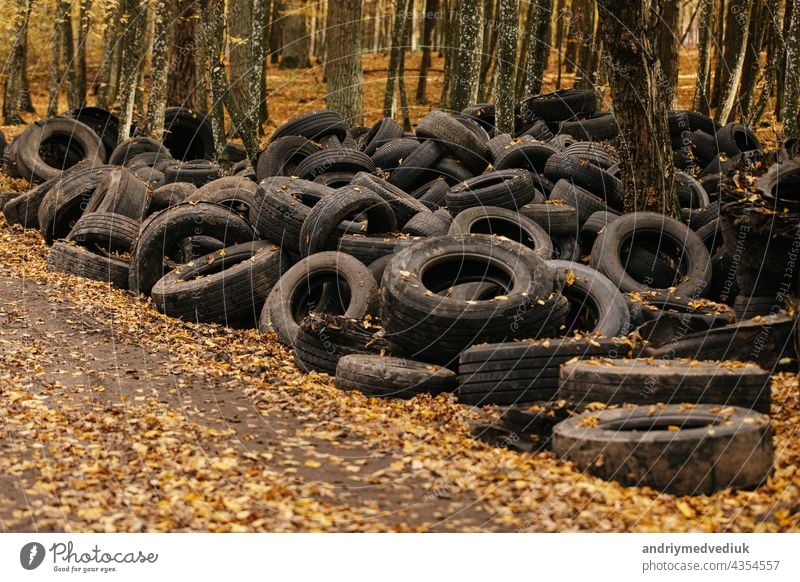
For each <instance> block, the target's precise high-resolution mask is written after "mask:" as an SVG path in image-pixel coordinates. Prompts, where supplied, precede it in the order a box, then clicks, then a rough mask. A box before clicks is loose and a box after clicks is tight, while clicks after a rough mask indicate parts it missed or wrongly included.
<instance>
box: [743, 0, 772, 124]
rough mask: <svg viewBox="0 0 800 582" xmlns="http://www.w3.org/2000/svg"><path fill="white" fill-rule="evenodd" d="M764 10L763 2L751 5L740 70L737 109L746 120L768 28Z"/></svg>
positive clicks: (753, 96)
mask: <svg viewBox="0 0 800 582" xmlns="http://www.w3.org/2000/svg"><path fill="white" fill-rule="evenodd" d="M766 10H767V5H766V1H765V0H761V1H759V2H755V3H754V4H753V15H752V17H751V18H750V32H749V33H748V41H749V42H748V43H747V51H746V54H745V59H744V67H743V69H742V83H741V87H740V89H739V108H740V109H741V112H742V114H741V118H742V119H747V118H748V117H749V116H750V113H751V110H752V107H753V99H754V98H755V94H756V86H757V85H758V82H759V80H760V75H759V73H760V71H761V49H762V48H763V47H764V35H765V34H766V30H767V29H768V28H769V27H770V21H769V18H768V17H767V15H766Z"/></svg>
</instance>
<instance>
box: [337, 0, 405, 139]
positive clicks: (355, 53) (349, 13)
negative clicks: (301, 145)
mask: <svg viewBox="0 0 800 582" xmlns="http://www.w3.org/2000/svg"><path fill="white" fill-rule="evenodd" d="M331 8H333V9H331V10H328V32H327V35H328V36H327V38H328V43H327V44H328V49H327V57H326V61H325V71H326V73H327V76H328V109H331V110H332V111H336V112H338V113H339V114H340V115H341V116H342V119H344V121H345V124H346V125H347V126H348V127H353V126H357V125H363V123H364V78H363V70H362V67H361V1H360V0H341V1H340V2H337V4H336V6H335V7H331ZM400 38H401V41H402V36H401V37H400Z"/></svg>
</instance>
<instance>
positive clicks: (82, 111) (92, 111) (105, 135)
mask: <svg viewBox="0 0 800 582" xmlns="http://www.w3.org/2000/svg"><path fill="white" fill-rule="evenodd" d="M64 117H69V118H71V119H77V120H78V121H80V122H81V123H83V124H84V125H88V126H89V127H91V128H92V131H94V132H95V133H96V134H97V135H98V136H99V137H100V139H101V140H102V142H103V147H104V148H105V150H106V155H109V154H111V152H113V151H114V148H116V147H117V142H119V118H118V117H117V116H116V115H114V114H113V113H111V112H110V111H108V110H106V109H103V108H102V107H81V108H78V109H72V110H71V111H67V112H66V113H65V114H64ZM0 145H2V144H0ZM2 151H3V150H2V148H0V152H2Z"/></svg>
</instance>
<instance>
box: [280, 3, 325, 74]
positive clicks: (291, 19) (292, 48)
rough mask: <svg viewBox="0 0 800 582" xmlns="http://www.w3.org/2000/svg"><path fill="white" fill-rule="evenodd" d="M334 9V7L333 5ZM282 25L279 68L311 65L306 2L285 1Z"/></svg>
mask: <svg viewBox="0 0 800 582" xmlns="http://www.w3.org/2000/svg"><path fill="white" fill-rule="evenodd" d="M334 9H336V8H335V7H334ZM286 12H287V15H286V22H285V24H284V26H283V43H282V47H281V53H282V54H283V58H282V59H281V65H280V66H281V69H307V68H309V67H310V66H311V58H310V55H311V37H309V35H308V2H307V1H306V0H294V1H293V2H287V5H286Z"/></svg>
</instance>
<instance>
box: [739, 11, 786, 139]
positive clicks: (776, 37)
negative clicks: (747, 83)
mask: <svg viewBox="0 0 800 582" xmlns="http://www.w3.org/2000/svg"><path fill="white" fill-rule="evenodd" d="M785 13H786V0H769V3H768V4H767V16H768V19H769V27H770V36H769V48H768V52H767V68H766V71H765V72H764V83H763V85H762V88H761V93H760V94H759V96H758V100H757V101H756V103H755V105H753V108H752V111H751V112H750V114H749V115H748V116H747V118H746V122H747V124H748V125H751V126H752V125H755V124H756V123H757V122H758V120H759V119H761V116H762V115H763V113H764V111H765V110H766V108H767V104H768V102H769V98H770V97H771V96H772V92H773V90H774V88H775V84H776V80H777V75H778V66H779V64H780V63H781V62H782V55H783V51H784V50H785V48H786V45H785V44H784V36H783V17H784V15H785Z"/></svg>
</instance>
